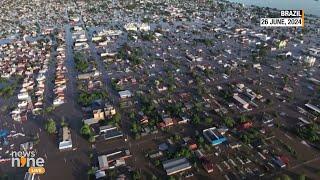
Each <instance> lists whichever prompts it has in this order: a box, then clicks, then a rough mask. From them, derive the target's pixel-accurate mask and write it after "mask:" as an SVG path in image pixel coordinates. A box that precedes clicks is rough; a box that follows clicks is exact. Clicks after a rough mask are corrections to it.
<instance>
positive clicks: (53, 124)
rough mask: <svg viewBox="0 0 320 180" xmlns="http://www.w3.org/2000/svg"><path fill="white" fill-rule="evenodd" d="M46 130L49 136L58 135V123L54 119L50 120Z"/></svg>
mask: <svg viewBox="0 0 320 180" xmlns="http://www.w3.org/2000/svg"><path fill="white" fill-rule="evenodd" d="M45 130H46V131H47V132H48V133H49V134H54V133H56V130H57V127H56V122H55V121H54V120H53V119H49V120H48V121H47V122H46V124H45Z"/></svg>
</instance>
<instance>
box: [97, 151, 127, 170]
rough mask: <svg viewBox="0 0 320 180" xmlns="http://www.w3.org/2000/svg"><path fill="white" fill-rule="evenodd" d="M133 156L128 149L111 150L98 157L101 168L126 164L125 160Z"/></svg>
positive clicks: (111, 167) (105, 168)
mask: <svg viewBox="0 0 320 180" xmlns="http://www.w3.org/2000/svg"><path fill="white" fill-rule="evenodd" d="M129 157H131V154H130V151H129V150H128V149H125V150H119V151H115V152H111V153H109V154H106V155H101V156H99V157H98V162H99V170H101V171H102V170H107V169H113V168H115V167H118V166H121V165H124V164H125V160H126V159H127V158H129Z"/></svg>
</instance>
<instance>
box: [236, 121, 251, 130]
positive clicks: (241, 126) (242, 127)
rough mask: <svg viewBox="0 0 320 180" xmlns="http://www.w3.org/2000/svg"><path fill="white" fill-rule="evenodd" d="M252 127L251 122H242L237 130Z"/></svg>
mask: <svg viewBox="0 0 320 180" xmlns="http://www.w3.org/2000/svg"><path fill="white" fill-rule="evenodd" d="M251 127H252V122H251V121H247V122H243V123H241V124H240V125H239V127H238V129H239V130H245V129H249V128H251Z"/></svg>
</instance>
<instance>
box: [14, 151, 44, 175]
mask: <svg viewBox="0 0 320 180" xmlns="http://www.w3.org/2000/svg"><path fill="white" fill-rule="evenodd" d="M44 164H45V161H44V158H42V157H36V152H35V151H12V152H11V166H12V167H17V168H28V172H29V173H30V174H44V173H45V169H44Z"/></svg>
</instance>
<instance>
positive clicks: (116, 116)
mask: <svg viewBox="0 0 320 180" xmlns="http://www.w3.org/2000/svg"><path fill="white" fill-rule="evenodd" d="M111 120H112V121H113V122H114V123H117V124H118V123H120V121H121V115H120V113H117V114H115V115H114V116H113V117H112V119H111Z"/></svg>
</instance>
